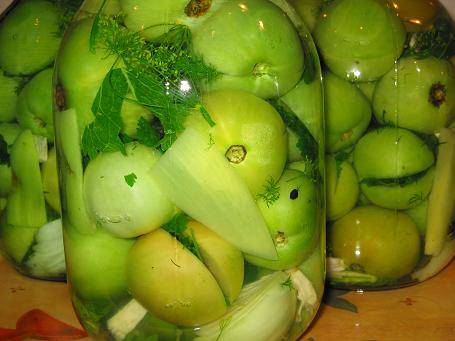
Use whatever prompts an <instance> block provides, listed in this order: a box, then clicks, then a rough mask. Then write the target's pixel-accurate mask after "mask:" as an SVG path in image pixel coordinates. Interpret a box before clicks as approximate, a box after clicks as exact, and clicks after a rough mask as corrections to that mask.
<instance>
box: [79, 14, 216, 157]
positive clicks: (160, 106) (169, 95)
mask: <svg viewBox="0 0 455 341" xmlns="http://www.w3.org/2000/svg"><path fill="white" fill-rule="evenodd" d="M122 20H123V17H122V16H103V15H101V14H97V16H96V17H95V19H94V24H93V25H94V26H93V28H92V32H91V36H90V43H91V48H92V49H103V50H104V51H105V52H106V55H108V56H109V55H114V56H117V57H118V58H119V59H120V60H121V61H122V62H123V66H122V72H123V75H124V77H125V79H126V82H127V84H128V98H126V96H122V101H121V102H120V109H121V103H122V102H123V100H125V99H127V100H131V101H134V102H137V103H139V104H141V105H143V106H145V107H147V108H148V109H150V111H151V112H153V114H154V115H155V117H157V118H158V120H159V122H160V124H161V126H162V129H159V130H160V131H161V132H163V134H164V136H162V137H161V139H160V140H159V141H158V142H157V143H155V141H154V139H155V138H156V136H158V134H152V133H151V131H150V129H149V128H150V127H147V126H146V125H145V124H144V122H139V123H140V125H139V127H138V129H141V131H138V135H139V136H140V137H141V138H140V141H139V142H144V141H147V143H148V144H149V145H150V144H152V142H151V141H153V144H154V145H155V146H156V147H158V146H159V147H160V148H161V150H162V151H165V150H167V149H168V148H169V147H170V146H171V145H172V143H173V142H174V141H175V140H176V139H177V134H178V133H179V132H181V131H183V130H184V121H185V119H186V117H187V115H188V114H189V113H190V112H191V111H193V110H198V111H199V112H200V113H201V114H202V116H203V117H204V118H205V120H206V121H207V123H208V124H209V125H211V126H213V125H214V124H215V122H213V120H212V119H211V117H210V115H209V113H208V112H207V110H205V109H204V107H203V106H202V104H201V103H200V100H199V91H198V88H197V86H198V84H199V83H201V81H202V80H204V81H209V82H210V81H211V80H213V79H214V78H216V77H217V76H218V72H217V71H216V70H215V69H213V68H212V67H210V66H207V65H206V64H205V63H204V62H203V60H202V59H201V58H200V57H197V56H194V55H193V54H192V53H191V51H190V50H191V32H190V30H189V29H188V28H187V27H185V26H182V25H175V26H174V27H173V28H171V30H170V31H169V32H168V33H166V34H164V35H163V36H161V37H160V38H159V39H158V40H157V41H155V42H149V41H146V40H145V39H144V38H143V37H142V36H141V35H140V34H139V33H137V32H132V31H129V30H128V29H127V28H126V27H124V26H123V24H122ZM105 85H106V84H105ZM107 88H108V87H107ZM111 88H112V89H111V90H113V91H115V88H114V87H112V86H111ZM103 90H104V89H100V91H103ZM117 105H118V103H117ZM117 109H119V108H117ZM120 109H119V110H120ZM119 110H117V111H119ZM94 114H95V115H96V112H94ZM89 128H90V127H89ZM117 130H118V129H115V132H114V133H116V132H117ZM112 131H114V129H112ZM98 133H99V132H98ZM114 133H112V132H111V133H110V140H115V139H114V136H113V135H114ZM147 133H150V134H151V135H153V136H151V138H147V137H146V136H144V134H147ZM84 134H85V132H84ZM91 135H93V134H91ZM86 141H88V140H87V139H86ZM91 141H93V139H92V140H91ZM91 141H88V142H91ZM84 149H87V150H88V149H99V150H102V149H103V146H101V147H100V146H96V145H95V146H86V148H84ZM118 149H119V150H121V149H120V148H118ZM90 158H91V156H90Z"/></svg>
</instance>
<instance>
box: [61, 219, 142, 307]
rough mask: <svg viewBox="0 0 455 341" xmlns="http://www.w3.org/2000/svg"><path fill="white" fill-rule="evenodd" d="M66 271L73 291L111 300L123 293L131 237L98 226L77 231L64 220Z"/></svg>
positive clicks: (125, 285)
mask: <svg viewBox="0 0 455 341" xmlns="http://www.w3.org/2000/svg"><path fill="white" fill-rule="evenodd" d="M64 227H65V229H64V241H65V253H66V255H67V257H66V261H67V271H68V279H69V283H71V288H72V290H73V291H74V292H75V293H76V294H77V295H79V296H80V297H82V298H84V299H90V300H91V299H112V298H115V297H118V296H121V295H124V294H126V290H127V282H126V270H127V258H128V252H129V251H130V249H131V247H132V246H133V244H134V240H131V239H122V238H116V237H114V236H112V235H111V234H110V233H107V232H105V231H103V230H101V229H99V230H97V231H96V232H95V233H93V234H89V235H84V234H79V233H77V232H76V231H75V230H74V227H72V226H69V224H68V223H67V222H65V221H64Z"/></svg>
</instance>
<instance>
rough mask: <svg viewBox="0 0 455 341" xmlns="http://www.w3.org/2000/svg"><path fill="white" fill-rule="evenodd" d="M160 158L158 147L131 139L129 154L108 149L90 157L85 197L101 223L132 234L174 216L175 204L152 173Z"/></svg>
mask: <svg viewBox="0 0 455 341" xmlns="http://www.w3.org/2000/svg"><path fill="white" fill-rule="evenodd" d="M159 158H160V153H159V152H158V151H157V150H156V149H153V148H149V147H146V146H144V145H141V144H138V143H130V144H128V145H127V146H126V155H123V154H122V153H121V152H120V151H117V152H106V153H101V154H100V155H98V156H97V157H96V159H94V160H92V161H90V163H89V164H88V166H87V168H86V169H85V174H84V198H85V201H86V206H87V209H88V212H89V214H90V215H91V216H92V218H93V219H94V220H95V221H96V222H97V223H98V225H99V226H101V227H102V228H104V229H106V230H108V231H109V232H111V233H112V234H114V235H115V236H117V237H123V238H130V237H136V236H139V235H141V234H144V233H147V232H150V231H152V230H154V229H156V228H158V227H159V226H160V225H162V224H164V223H166V222H167V221H168V220H169V219H170V218H171V217H172V215H173V213H174V210H175V208H174V205H173V204H172V203H171V201H170V200H169V199H168V198H167V197H166V196H165V195H164V194H163V193H162V192H161V190H160V189H159V186H158V183H157V181H158V180H157V179H155V178H154V177H153V176H152V175H151V169H152V168H153V166H154V164H155V163H156V162H157V161H158V159H159Z"/></svg>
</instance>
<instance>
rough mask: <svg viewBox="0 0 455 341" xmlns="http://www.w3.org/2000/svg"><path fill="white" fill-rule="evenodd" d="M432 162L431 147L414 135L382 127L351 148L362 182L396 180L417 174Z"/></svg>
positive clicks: (403, 130) (405, 131) (397, 129)
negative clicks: (366, 180) (365, 180)
mask: <svg viewBox="0 0 455 341" xmlns="http://www.w3.org/2000/svg"><path fill="white" fill-rule="evenodd" d="M433 163H434V155H433V153H432V151H431V150H430V148H429V147H428V146H427V145H426V144H425V143H424V141H423V140H422V139H420V138H419V137H418V136H417V135H415V134H414V133H412V132H410V131H408V130H406V129H401V128H392V127H384V128H380V129H376V130H372V131H370V132H368V133H367V134H365V135H364V136H363V137H362V138H361V139H360V140H359V142H358V143H357V145H356V147H355V149H354V168H355V170H356V171H357V175H358V176H359V179H360V181H362V180H363V179H368V178H374V179H395V178H403V177H406V176H410V175H414V174H417V173H420V172H422V171H424V170H426V169H428V168H429V167H431V166H432V165H433Z"/></svg>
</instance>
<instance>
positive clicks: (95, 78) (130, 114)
mask: <svg viewBox="0 0 455 341" xmlns="http://www.w3.org/2000/svg"><path fill="white" fill-rule="evenodd" d="M92 26H93V20H92V19H82V20H80V21H78V22H77V23H76V24H74V25H73V26H70V28H69V29H68V31H67V33H66V36H65V42H64V44H62V48H61V49H60V51H59V55H58V58H57V68H56V70H57V80H58V83H57V87H58V88H60V89H61V90H62V93H63V99H64V103H63V105H62V106H63V107H65V108H74V109H75V110H76V113H77V119H78V125H79V131H80V133H81V134H82V132H83V131H84V127H85V126H86V125H87V124H89V123H90V122H91V121H92V120H93V113H92V104H93V101H94V100H95V97H96V94H97V93H98V90H99V88H100V87H101V84H102V82H103V80H104V78H105V77H106V75H107V74H108V73H109V71H110V70H111V68H113V67H114V66H115V67H119V68H120V67H122V66H123V64H122V62H118V61H117V59H118V56H115V55H106V53H105V50H104V49H102V48H100V47H99V46H98V47H97V48H95V49H94V50H91V49H90V32H91V30H92ZM74 51H78V52H77V53H74ZM81 61H82V62H81ZM121 115H122V120H123V127H122V132H123V133H126V134H127V135H129V136H132V137H134V136H135V134H136V127H137V122H138V120H139V118H140V117H143V118H145V119H146V120H147V121H150V120H151V119H152V117H153V115H152V114H151V113H150V112H149V111H148V110H147V109H145V108H144V107H143V106H141V105H139V104H137V103H135V102H131V101H124V102H123V106H122V112H121Z"/></svg>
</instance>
